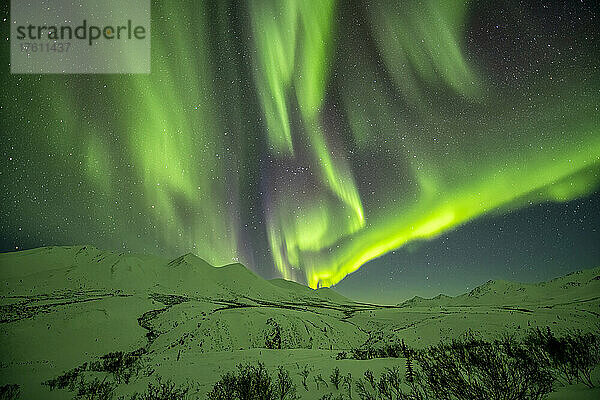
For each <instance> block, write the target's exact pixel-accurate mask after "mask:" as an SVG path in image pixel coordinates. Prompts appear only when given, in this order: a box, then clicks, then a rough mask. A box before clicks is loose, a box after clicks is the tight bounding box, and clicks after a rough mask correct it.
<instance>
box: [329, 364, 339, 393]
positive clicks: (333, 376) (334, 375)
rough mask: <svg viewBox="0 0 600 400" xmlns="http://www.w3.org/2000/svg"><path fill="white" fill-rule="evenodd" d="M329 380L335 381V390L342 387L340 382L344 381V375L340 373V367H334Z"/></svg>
mask: <svg viewBox="0 0 600 400" xmlns="http://www.w3.org/2000/svg"><path fill="white" fill-rule="evenodd" d="M329 380H330V381H331V383H333V386H335V390H339V389H340V382H341V381H342V376H341V375H340V369H339V368H338V367H335V368H334V369H333V372H332V373H331V376H330V377H329Z"/></svg>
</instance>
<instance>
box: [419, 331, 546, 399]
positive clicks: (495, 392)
mask: <svg viewBox="0 0 600 400" xmlns="http://www.w3.org/2000/svg"><path fill="white" fill-rule="evenodd" d="M415 361H416V362H417V364H418V369H419V370H420V372H419V371H413V374H414V376H413V377H412V379H413V382H412V383H411V387H412V388H414V389H413V391H418V393H414V394H415V395H419V394H422V395H424V396H425V397H426V398H444V399H448V400H451V399H479V398H485V399H490V400H496V399H498V400H499V399H506V398H518V399H523V400H538V399H542V398H543V397H544V396H545V395H546V394H548V393H550V392H551V391H552V384H553V382H554V378H553V376H552V374H551V373H550V371H549V370H548V369H547V368H545V366H544V365H543V364H541V363H539V362H537V361H536V359H535V358H534V357H531V356H530V354H529V353H528V351H527V349H526V348H525V347H524V346H522V345H521V344H517V343H515V342H513V341H510V340H508V341H506V340H504V341H495V342H492V343H490V342H486V341H483V340H481V339H479V338H477V337H476V336H475V335H473V334H467V335H466V336H465V337H464V338H463V339H458V340H453V341H452V342H451V343H448V344H444V343H442V344H440V345H437V346H432V347H430V348H429V349H427V350H424V351H421V352H416V353H415Z"/></svg>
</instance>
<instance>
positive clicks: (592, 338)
mask: <svg viewBox="0 0 600 400" xmlns="http://www.w3.org/2000/svg"><path fill="white" fill-rule="evenodd" d="M524 345H525V346H526V348H527V351H528V352H529V353H530V354H531V356H532V357H533V358H534V359H535V360H536V362H537V363H540V364H542V365H545V366H547V367H549V368H551V369H552V371H553V372H554V374H555V376H556V378H557V379H558V380H560V381H561V382H562V383H564V384H573V383H576V382H583V383H584V384H585V385H587V386H588V387H590V388H592V387H594V383H593V382H592V379H591V373H592V370H593V369H594V367H595V366H596V365H598V364H599V363H600V336H599V335H597V334H593V333H583V332H581V331H578V330H575V331H570V332H568V333H567V334H566V335H565V336H561V337H557V336H555V335H554V334H553V332H552V331H551V330H550V328H549V327H547V328H546V329H545V330H541V329H539V328H537V329H536V330H535V331H532V332H530V333H529V334H528V335H527V336H526V337H525V339H524Z"/></svg>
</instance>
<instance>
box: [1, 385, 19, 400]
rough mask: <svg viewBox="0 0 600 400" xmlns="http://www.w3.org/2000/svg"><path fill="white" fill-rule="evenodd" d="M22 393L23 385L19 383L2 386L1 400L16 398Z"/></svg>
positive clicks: (14, 399)
mask: <svg viewBox="0 0 600 400" xmlns="http://www.w3.org/2000/svg"><path fill="white" fill-rule="evenodd" d="M20 394H21V387H20V386H19V385H17V384H8V385H3V386H0V400H16V399H18V398H19V395H20Z"/></svg>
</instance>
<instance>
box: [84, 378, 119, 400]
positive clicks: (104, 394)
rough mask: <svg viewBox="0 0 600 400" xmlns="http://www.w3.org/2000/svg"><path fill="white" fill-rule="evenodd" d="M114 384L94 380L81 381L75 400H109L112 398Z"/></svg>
mask: <svg viewBox="0 0 600 400" xmlns="http://www.w3.org/2000/svg"><path fill="white" fill-rule="evenodd" d="M114 391H115V384H114V383H112V382H108V381H106V379H104V380H102V381H101V380H100V379H98V378H95V379H94V380H92V381H89V382H86V381H85V380H83V379H81V380H80V381H79V387H78V388H77V394H76V395H75V399H77V400H80V399H81V400H111V399H112V398H113V396H114Z"/></svg>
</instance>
